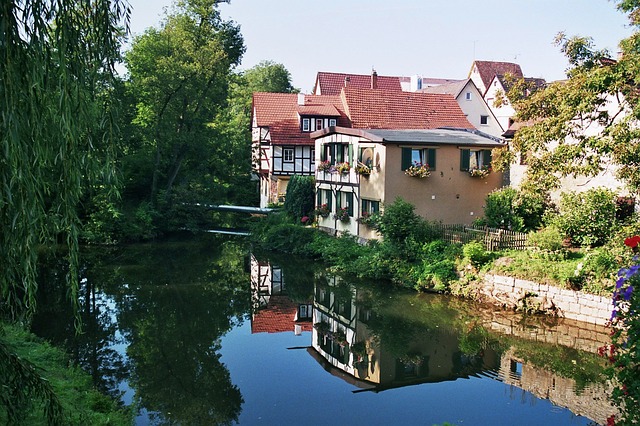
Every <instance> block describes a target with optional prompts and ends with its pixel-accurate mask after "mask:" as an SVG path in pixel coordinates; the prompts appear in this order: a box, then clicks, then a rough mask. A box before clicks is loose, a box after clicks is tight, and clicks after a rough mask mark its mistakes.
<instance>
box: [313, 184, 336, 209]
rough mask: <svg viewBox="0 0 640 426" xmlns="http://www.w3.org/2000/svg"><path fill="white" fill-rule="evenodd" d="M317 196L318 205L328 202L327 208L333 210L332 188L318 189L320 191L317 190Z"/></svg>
mask: <svg viewBox="0 0 640 426" xmlns="http://www.w3.org/2000/svg"><path fill="white" fill-rule="evenodd" d="M316 197H317V198H316V204H317V206H318V207H320V206H322V205H323V204H326V205H327V209H328V210H329V211H331V207H332V204H333V203H332V200H333V197H332V196H331V190H330V189H318V192H316Z"/></svg>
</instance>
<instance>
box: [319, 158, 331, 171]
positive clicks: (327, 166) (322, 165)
mask: <svg viewBox="0 0 640 426" xmlns="http://www.w3.org/2000/svg"><path fill="white" fill-rule="evenodd" d="M316 170H318V171H321V172H328V171H330V170H331V162H330V161H328V160H327V161H321V162H319V163H318V165H317V166H316Z"/></svg>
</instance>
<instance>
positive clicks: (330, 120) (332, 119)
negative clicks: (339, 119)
mask: <svg viewBox="0 0 640 426" xmlns="http://www.w3.org/2000/svg"><path fill="white" fill-rule="evenodd" d="M335 125H336V119H335V118H330V119H329V126H331V127H334V126H335Z"/></svg>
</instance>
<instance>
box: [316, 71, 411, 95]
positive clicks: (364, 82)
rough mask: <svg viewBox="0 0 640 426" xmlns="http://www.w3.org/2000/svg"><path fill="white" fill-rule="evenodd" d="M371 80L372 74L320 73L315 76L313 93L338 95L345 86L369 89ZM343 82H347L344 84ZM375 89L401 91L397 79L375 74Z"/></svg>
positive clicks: (398, 79)
mask: <svg viewBox="0 0 640 426" xmlns="http://www.w3.org/2000/svg"><path fill="white" fill-rule="evenodd" d="M374 72H375V71H374ZM372 78H373V73H372V74H369V75H363V74H346V73H334V72H322V71H320V72H318V74H317V76H316V85H315V88H314V90H313V92H314V93H316V94H320V95H339V94H340V91H341V90H342V88H343V87H345V86H346V87H353V88H359V89H371V88H372V82H371V80H372ZM345 80H347V81H346V83H345ZM376 87H377V88H378V89H383V90H392V91H396V92H401V91H402V87H401V86H400V78H399V77H390V76H383V75H377V74H376Z"/></svg>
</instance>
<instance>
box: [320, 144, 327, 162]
mask: <svg viewBox="0 0 640 426" xmlns="http://www.w3.org/2000/svg"><path fill="white" fill-rule="evenodd" d="M320 161H327V148H326V145H320Z"/></svg>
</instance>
